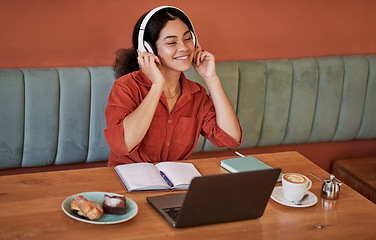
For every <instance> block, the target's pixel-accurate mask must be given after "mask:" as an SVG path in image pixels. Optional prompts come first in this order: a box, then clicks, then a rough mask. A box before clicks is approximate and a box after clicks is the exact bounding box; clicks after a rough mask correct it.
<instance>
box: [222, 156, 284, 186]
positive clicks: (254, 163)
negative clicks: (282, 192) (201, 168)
mask: <svg viewBox="0 0 376 240" xmlns="http://www.w3.org/2000/svg"><path fill="white" fill-rule="evenodd" d="M221 167H223V168H224V169H226V170H227V171H229V172H232V173H237V172H246V171H254V170H262V169H268V168H272V167H271V166H269V165H268V164H266V163H264V162H261V161H260V160H258V159H257V158H255V157H252V156H246V157H238V158H231V159H225V160H222V161H221ZM281 174H282V173H281ZM280 177H281V175H280ZM278 181H279V179H278Z"/></svg>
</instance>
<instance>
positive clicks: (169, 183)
mask: <svg viewBox="0 0 376 240" xmlns="http://www.w3.org/2000/svg"><path fill="white" fill-rule="evenodd" d="M159 172H160V173H161V176H162V177H163V179H164V180H165V181H166V182H167V184H168V185H169V186H170V187H173V186H174V184H172V182H171V181H170V179H168V177H167V176H166V175H165V174H164V173H163V172H162V171H159Z"/></svg>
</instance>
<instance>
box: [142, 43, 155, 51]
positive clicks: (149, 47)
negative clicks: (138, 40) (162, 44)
mask: <svg viewBox="0 0 376 240" xmlns="http://www.w3.org/2000/svg"><path fill="white" fill-rule="evenodd" d="M144 47H145V49H146V51H147V52H149V53H153V54H154V52H153V49H152V48H151V46H150V44H149V43H147V42H146V41H144Z"/></svg>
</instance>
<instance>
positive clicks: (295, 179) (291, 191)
mask: <svg viewBox="0 0 376 240" xmlns="http://www.w3.org/2000/svg"><path fill="white" fill-rule="evenodd" d="M311 186H312V181H311V180H309V179H308V178H307V177H306V176H304V175H302V174H299V173H285V174H283V176H282V191H283V197H284V198H285V199H286V200H288V201H292V202H297V201H300V200H302V198H303V196H304V195H305V194H306V193H307V192H308V190H309V189H310V188H311Z"/></svg>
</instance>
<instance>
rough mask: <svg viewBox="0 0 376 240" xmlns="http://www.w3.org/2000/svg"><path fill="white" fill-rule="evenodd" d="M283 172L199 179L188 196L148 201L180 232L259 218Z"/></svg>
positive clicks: (163, 197) (169, 196) (153, 197)
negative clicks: (201, 226) (215, 224)
mask: <svg viewBox="0 0 376 240" xmlns="http://www.w3.org/2000/svg"><path fill="white" fill-rule="evenodd" d="M280 172H281V169H280V168H272V169H264V170H258V171H248V172H239V173H230V174H219V175H206V176H200V177H195V178H193V179H192V182H191V184H190V186H189V189H188V191H187V192H186V193H174V194H165V195H159V196H151V197H147V198H146V199H147V201H148V202H149V203H150V204H151V205H152V206H153V207H154V208H155V209H156V210H157V211H158V212H159V213H160V214H162V216H163V217H164V218H165V219H166V220H167V221H168V222H169V223H170V224H171V225H172V226H173V227H176V228H182V227H191V226H199V225H206V224H214V223H223V222H232V221H240V220H246V219H255V218H259V217H261V216H262V215H263V214H264V211H265V208H266V206H267V204H268V201H269V198H270V195H271V193H272V191H273V189H274V186H275V184H276V182H277V179H278V176H279V174H280Z"/></svg>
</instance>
